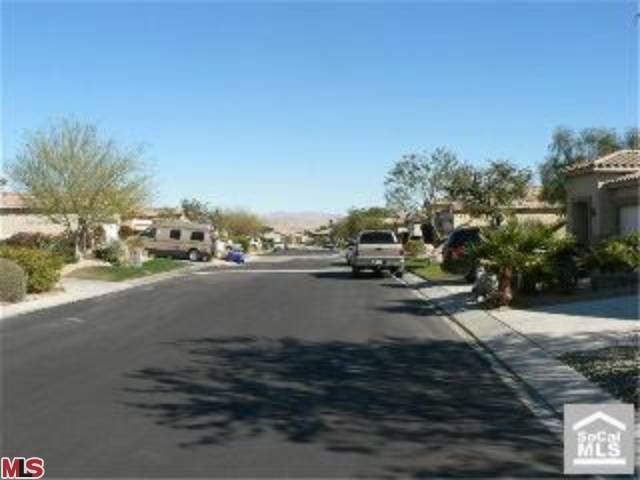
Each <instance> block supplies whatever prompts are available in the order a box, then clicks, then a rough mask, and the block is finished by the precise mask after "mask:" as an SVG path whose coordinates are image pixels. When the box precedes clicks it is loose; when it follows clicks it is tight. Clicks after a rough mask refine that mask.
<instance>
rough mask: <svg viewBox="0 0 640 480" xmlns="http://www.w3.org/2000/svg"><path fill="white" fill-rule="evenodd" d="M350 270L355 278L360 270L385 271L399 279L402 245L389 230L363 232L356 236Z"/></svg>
mask: <svg viewBox="0 0 640 480" xmlns="http://www.w3.org/2000/svg"><path fill="white" fill-rule="evenodd" d="M351 269H352V271H353V274H354V275H355V276H358V275H359V274H360V272H361V271H362V270H366V269H368V270H373V271H375V272H382V271H383V270H387V271H389V272H390V273H392V274H393V275H396V276H398V277H401V276H402V275H403V274H404V251H403V249H402V244H401V243H399V242H398V239H397V237H396V235H395V233H393V232H392V231H391V230H364V231H363V232H361V233H360V235H358V240H357V241H356V244H355V249H354V252H353V256H352V258H351Z"/></svg>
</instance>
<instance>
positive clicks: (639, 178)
mask: <svg viewBox="0 0 640 480" xmlns="http://www.w3.org/2000/svg"><path fill="white" fill-rule="evenodd" d="M638 183H640V170H638V171H637V172H633V173H629V174H627V175H622V176H620V177H618V178H613V179H611V180H607V181H606V182H602V186H603V187H607V188H617V187H624V186H627V185H633V184H638Z"/></svg>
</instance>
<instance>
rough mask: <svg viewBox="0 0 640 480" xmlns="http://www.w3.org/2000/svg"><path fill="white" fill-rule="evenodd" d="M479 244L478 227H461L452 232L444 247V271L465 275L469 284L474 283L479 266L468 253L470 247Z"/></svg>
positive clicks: (442, 266)
mask: <svg viewBox="0 0 640 480" xmlns="http://www.w3.org/2000/svg"><path fill="white" fill-rule="evenodd" d="M479 242H480V228H478V227H460V228H457V229H455V230H454V231H453V232H451V233H450V234H449V237H448V238H447V241H446V242H444V245H443V246H442V265H441V268H442V270H444V271H446V272H450V273H458V274H464V275H465V278H466V280H467V281H468V282H473V281H474V280H475V276H476V267H477V265H475V262H474V261H473V260H472V259H471V258H469V256H468V255H467V253H468V248H469V246H471V245H477V244H478V243H479Z"/></svg>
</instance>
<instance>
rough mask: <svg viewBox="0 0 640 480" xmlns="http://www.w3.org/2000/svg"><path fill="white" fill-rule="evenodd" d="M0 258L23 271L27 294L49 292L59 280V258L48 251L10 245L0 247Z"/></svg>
mask: <svg viewBox="0 0 640 480" xmlns="http://www.w3.org/2000/svg"><path fill="white" fill-rule="evenodd" d="M0 258H6V259H9V260H12V261H14V262H15V263H17V264H18V265H20V267H22V268H23V269H24V271H25V272H26V274H27V291H28V292H29V293H40V292H46V291H49V290H51V289H52V288H53V287H54V286H55V284H56V283H57V282H58V280H59V279H60V271H61V270H62V267H63V265H64V261H63V259H62V257H61V256H59V255H57V254H54V253H51V252H49V251H46V250H36V249H33V248H25V247H13V246H10V245H0Z"/></svg>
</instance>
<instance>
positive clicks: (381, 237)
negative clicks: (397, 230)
mask: <svg viewBox="0 0 640 480" xmlns="http://www.w3.org/2000/svg"><path fill="white" fill-rule="evenodd" d="M360 243H364V244H367V243H369V244H371V243H396V239H395V237H394V236H393V233H390V232H367V233H363V234H362V235H360Z"/></svg>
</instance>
